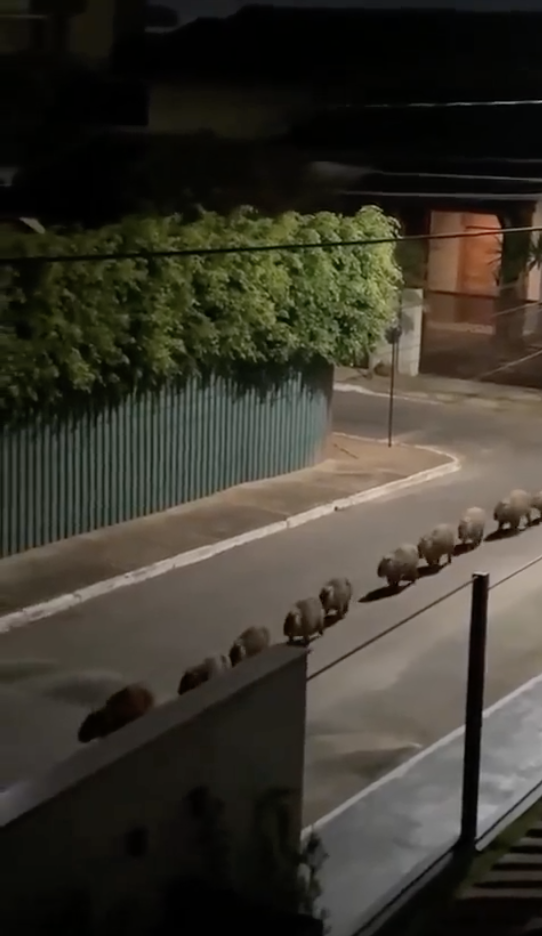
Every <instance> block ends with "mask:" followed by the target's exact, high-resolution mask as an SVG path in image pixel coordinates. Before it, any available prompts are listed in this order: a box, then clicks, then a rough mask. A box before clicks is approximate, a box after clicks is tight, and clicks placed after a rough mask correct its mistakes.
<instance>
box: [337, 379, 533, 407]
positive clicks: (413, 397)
mask: <svg viewBox="0 0 542 936" xmlns="http://www.w3.org/2000/svg"><path fill="white" fill-rule="evenodd" d="M333 392H334V393H358V394H360V395H361V396H371V397H380V398H381V399H386V400H389V398H390V394H389V392H384V391H383V390H371V389H370V388H369V387H362V386H360V385H359V384H351V383H335V384H333ZM393 396H394V399H395V400H405V401H406V402H408V403H429V404H431V405H433V406H435V405H436V406H439V405H442V404H443V403H464V402H467V403H468V402H474V403H476V405H478V406H483V407H486V408H489V409H498V408H499V407H500V406H501V405H502V404H503V403H510V404H512V405H513V406H521V405H525V404H527V405H529V406H531V405H533V404H535V405H539V404H540V403H542V396H541V397H540V398H538V397H536V396H530V395H529V396H521V397H510V396H494V397H491V396H484V395H483V394H482V395H480V394H476V393H466V392H465V393H459V392H458V391H457V390H455V391H454V390H436V391H435V392H434V393H432V394H430V393H429V391H428V390H411V391H406V392H404V393H397V392H396V393H394V394H393Z"/></svg>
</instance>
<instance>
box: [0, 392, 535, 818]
mask: <svg viewBox="0 0 542 936" xmlns="http://www.w3.org/2000/svg"><path fill="white" fill-rule="evenodd" d="M334 419H335V428H336V429H337V430H339V431H344V432H352V433H355V434H360V435H366V436H377V437H382V436H384V435H385V432H386V400H384V399H382V398H379V397H368V396H362V395H360V394H348V393H340V394H336V398H335V403H334ZM396 431H397V438H398V439H400V440H403V441H408V442H417V443H419V444H424V443H425V444H432V445H435V446H437V447H440V448H444V449H447V450H449V451H452V452H454V453H455V454H459V455H460V456H461V457H462V458H463V459H464V468H463V470H462V471H461V472H460V473H458V474H456V475H451V476H450V477H448V478H443V479H441V480H440V481H436V482H433V483H430V484H428V485H427V486H425V487H424V488H414V489H413V490H412V491H411V492H410V493H408V492H405V493H403V494H402V495H396V496H395V497H390V498H388V499H386V500H382V501H375V502H373V503H368V504H366V505H363V506H361V507H359V508H354V509H352V510H349V511H345V512H341V513H337V514H335V515H333V516H331V517H327V518H324V519H322V520H319V521H315V522H314V523H311V524H309V525H307V526H303V527H299V528H297V529H293V530H290V531H288V532H285V533H282V534H279V535H277V536H274V537H271V538H269V539H266V540H261V541H259V542H256V543H253V544H250V545H248V546H246V547H241V548H239V549H236V550H233V551H232V552H229V553H224V554H222V555H220V556H217V557H215V558H214V559H211V560H209V561H207V562H203V563H201V564H199V565H196V566H191V567H189V568H186V569H181V570H178V571H176V572H172V573H170V574H168V575H164V576H162V577H160V578H158V579H153V580H151V581H149V582H147V583H142V584H140V585H134V586H132V587H130V588H127V589H124V590H121V591H119V592H116V593H114V594H112V595H110V596H107V597H104V598H100V599H96V600H95V601H92V602H88V603H86V604H84V605H81V606H80V607H78V608H74V609H71V610H70V611H67V612H65V613H63V614H61V615H58V616H57V617H54V618H49V619H44V620H42V621H39V622H37V623H35V624H32V625H30V626H28V627H27V628H23V629H21V630H16V631H13V632H11V633H8V634H4V635H1V636H0V786H6V785H8V784H9V783H11V782H13V781H14V780H16V779H18V778H20V777H23V776H27V775H28V774H29V773H30V772H34V771H36V770H42V769H43V768H44V767H46V766H47V764H49V763H51V762H52V761H54V760H57V759H59V758H61V757H63V756H65V755H66V754H68V753H69V752H70V751H71V750H73V749H74V747H75V746H76V742H75V734H76V730H77V727H78V724H79V722H80V721H81V719H82V717H83V716H84V714H85V712H86V711H87V709H88V708H89V707H91V706H92V705H95V704H97V703H99V702H100V701H101V700H102V698H103V697H104V695H106V694H108V693H109V692H110V691H112V690H113V689H114V688H116V687H118V686H119V685H120V684H122V683H124V682H126V681H127V680H145V681H146V682H148V683H149V684H150V685H151V686H152V687H153V688H154V689H155V690H156V692H157V694H158V695H159V696H161V697H168V696H171V695H172V694H173V693H174V692H175V688H176V685H177V683H178V680H179V677H180V675H181V673H182V671H183V670H184V669H185V668H186V667H187V666H188V665H191V664H193V663H196V662H199V660H200V659H202V658H203V657H204V656H205V655H207V654H209V653H212V652H219V651H223V650H226V649H227V648H228V646H229V644H230V642H231V641H232V639H233V638H234V637H235V636H236V635H237V634H238V633H239V632H240V631H242V630H243V629H244V628H246V627H248V626H250V625H251V624H254V623H259V624H266V625H267V626H269V627H270V628H271V630H272V632H273V634H274V636H275V637H276V638H277V639H281V630H282V620H283V618H284V614H285V612H286V611H287V609H288V606H289V605H290V603H291V602H292V601H293V600H295V599H296V598H299V597H302V596H304V595H306V594H311V593H314V592H315V591H317V590H318V588H319V587H320V585H321V583H322V582H323V581H324V580H325V579H326V578H328V577H329V576H331V575H333V574H346V575H348V576H350V577H351V578H352V581H353V582H354V585H355V590H356V598H357V599H359V598H362V597H364V596H367V594H368V593H372V592H373V591H374V590H375V589H378V587H379V586H380V585H381V583H380V582H379V580H378V579H377V577H376V571H375V570H376V564H377V562H378V559H379V558H380V556H381V555H382V554H383V553H384V552H386V551H387V550H388V549H389V548H390V547H393V546H395V545H396V544H398V543H399V542H402V541H405V540H417V538H418V536H419V535H420V534H421V533H422V532H424V531H425V530H426V529H428V528H430V527H431V526H432V525H434V524H435V523H437V522H440V521H452V522H456V521H457V519H458V518H459V516H460V514H461V512H462V511H463V509H464V508H465V507H468V506H471V505H474V504H479V505H481V506H486V507H487V508H488V509H491V508H492V506H493V504H494V502H495V501H496V500H497V499H498V497H500V496H501V495H502V494H504V493H505V492H506V491H507V490H509V489H510V488H511V487H519V486H524V487H526V488H531V489H539V488H542V433H541V432H540V428H539V421H538V418H537V417H534V416H533V415H526V414H520V413H518V412H517V411H512V412H510V413H508V414H506V413H498V414H496V413H494V412H490V411H487V412H486V411H485V410H484V409H478V408H474V407H471V406H468V405H465V404H459V405H458V406H452V405H442V406H441V405H431V404H428V403H425V402H418V401H416V402H406V401H402V400H401V401H397V404H396ZM538 555H542V527H539V528H537V527H535V528H533V529H531V530H529V531H526V532H525V533H522V534H520V535H519V536H517V537H514V538H513V539H508V540H501V541H498V542H492V543H487V544H484V545H483V546H482V547H481V548H480V550H478V551H477V552H476V553H473V554H469V555H464V556H462V557H460V558H458V559H457V560H455V561H454V563H453V564H452V566H450V567H447V568H445V569H443V570H442V571H441V572H440V573H439V574H438V575H435V576H432V577H427V578H423V579H422V580H420V582H419V583H418V584H417V585H416V586H413V587H411V588H408V589H406V590H405V591H404V592H402V593H401V594H399V595H397V596H394V597H391V598H390V597H386V598H380V599H379V596H378V594H377V595H376V596H375V595H369V597H373V598H374V599H375V600H369V601H359V600H356V602H355V604H354V605H353V607H352V609H351V612H350V615H349V617H348V619H347V620H346V621H344V622H342V623H341V624H339V625H338V626H337V627H335V628H331V629H330V630H329V631H328V632H327V633H326V634H325V636H324V637H323V638H322V639H321V640H318V641H317V642H315V643H314V645H313V648H312V652H311V655H310V660H309V669H310V674H311V677H312V678H311V681H310V683H309V708H308V726H307V730H308V740H307V772H306V790H305V801H306V818H307V820H312V819H314V818H316V817H317V816H319V815H322V814H324V813H325V812H327V811H328V810H329V809H331V808H333V807H334V806H335V805H337V804H338V803H339V802H341V801H342V800H343V799H344V798H345V796H349V795H352V794H353V793H354V792H356V791H357V790H358V789H360V788H362V787H363V786H365V785H366V784H367V783H369V782H371V780H373V779H374V778H375V777H376V776H378V775H380V774H382V773H385V772H387V771H388V770H390V769H392V768H393V767H394V766H395V765H396V764H397V763H398V762H400V761H401V760H403V759H405V758H406V757H408V756H410V755H411V754H413V753H415V752H416V751H418V750H419V749H420V748H421V747H424V746H425V745H426V744H428V743H431V742H432V741H433V740H435V739H436V738H437V737H440V736H442V734H444V733H445V732H447V731H448V730H450V729H452V728H454V727H455V726H456V725H458V724H459V723H460V722H461V718H462V704H463V703H462V692H463V688H464V670H465V666H464V663H465V660H464V652H465V640H464V635H465V633H466V622H467V618H468V593H467V590H465V591H463V592H461V593H460V594H459V595H457V596H456V597H454V598H451V599H448V600H447V601H444V602H441V603H440V604H439V605H437V606H436V607H435V608H434V609H432V610H430V611H427V612H426V613H425V614H423V615H418V616H417V617H416V616H415V615H416V614H417V612H420V611H421V610H422V609H424V608H426V607H427V606H428V605H429V604H430V603H432V602H434V601H436V600H438V599H439V598H442V597H443V596H444V595H445V594H447V593H448V592H449V591H450V590H452V589H454V588H456V587H457V586H459V585H461V584H463V583H466V582H468V581H469V579H470V576H471V574H472V572H473V571H478V570H481V571H488V572H489V573H490V574H491V577H492V581H493V582H497V581H498V580H500V579H502V578H504V577H506V576H508V575H510V574H511V573H513V572H514V571H515V570H516V569H518V568H519V567H521V566H522V565H524V564H525V563H527V562H529V561H531V560H533V559H535V558H536V557H537V556H538ZM541 570H542V563H541V564H540V565H539V566H534V568H533V569H532V570H530V571H528V572H524V573H523V574H522V575H520V576H517V577H516V578H514V579H511V580H510V582H509V583H508V584H503V585H501V586H500V587H499V588H497V589H495V590H494V592H493V593H492V608H491V611H492V616H491V647H490V667H489V686H488V702H491V701H494V699H496V698H498V697H500V696H502V695H503V694H505V693H507V692H509V691H511V690H512V689H513V688H515V687H516V686H517V685H519V684H521V683H522V682H524V681H525V680H527V679H529V678H530V677H532V676H533V675H536V674H537V673H538V672H540V669H541V667H540V663H541V660H542V629H540V627H539V625H538V616H537V612H538V608H539V605H540V603H541V602H542V576H541V575H540V571H541ZM539 582H540V584H539ZM518 598H521V599H522V600H521V602H519V601H517V599H518ZM378 599H379V600H378ZM412 616H414V617H412ZM409 617H412V620H410V621H407V622H406V623H405V624H404V625H403V626H402V627H400V628H397V629H396V630H394V631H393V632H391V633H389V634H388V635H387V636H383V637H382V639H380V640H378V641H377V642H375V643H372V644H371V646H369V647H367V648H366V649H364V650H360V651H359V652H357V653H354V654H353V655H350V656H348V654H352V652H353V651H354V650H356V649H357V648H360V647H362V645H363V644H365V643H369V642H370V641H371V640H373V638H375V637H378V635H382V634H384V633H385V632H386V631H387V630H388V629H390V628H392V627H394V626H395V625H396V624H398V623H399V622H401V621H402V620H404V619H407V618H409ZM344 656H348V658H347V659H345V660H344V662H342V663H336V661H337V660H339V659H340V658H342V657H344ZM334 663H335V664H336V665H332V664H334ZM327 667H331V668H329V669H327V670H326V672H321V673H320V675H317V674H318V673H319V672H320V671H321V670H325V669H326V668H327ZM339 754H340V755H341V756H340V757H339V756H338V755H339Z"/></svg>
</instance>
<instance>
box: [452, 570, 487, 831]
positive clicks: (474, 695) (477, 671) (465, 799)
mask: <svg viewBox="0 0 542 936" xmlns="http://www.w3.org/2000/svg"><path fill="white" fill-rule="evenodd" d="M488 598H489V574H488V573H487V572H476V573H475V574H474V575H473V577H472V597H471V613H470V631H469V658H468V672H467V693H466V704H465V741H464V750H463V787H462V793H461V831H460V834H459V842H458V845H459V846H460V847H461V848H464V849H471V848H473V847H474V845H475V843H476V839H477V835H478V800H479V790H480V767H481V756H482V729H483V714H484V688H485V675H486V645H487V609H488Z"/></svg>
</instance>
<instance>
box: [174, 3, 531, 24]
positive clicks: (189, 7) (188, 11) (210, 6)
mask: <svg viewBox="0 0 542 936" xmlns="http://www.w3.org/2000/svg"><path fill="white" fill-rule="evenodd" d="M255 3H260V4H265V5H268V3H269V0H251V3H250V4H249V3H248V2H246V3H245V2H243V0H168V5H170V6H173V7H175V9H176V10H177V11H178V12H179V13H180V14H181V17H182V19H183V20H184V21H186V22H188V20H191V19H194V18H195V17H196V16H228V15H229V14H230V13H234V12H235V10H237V9H239V8H240V7H242V6H249V5H253V4H255ZM273 6H295V7H307V8H308V7H331V6H335V7H351V8H354V7H379V8H380V9H382V7H405V6H408V7H414V6H416V7H430V8H439V7H440V8H443V7H444V8H445V7H455V9H462V10H511V9H514V10H540V11H542V0H337V2H335V3H331V2H330V0H274V3H273ZM196 11H197V12H196Z"/></svg>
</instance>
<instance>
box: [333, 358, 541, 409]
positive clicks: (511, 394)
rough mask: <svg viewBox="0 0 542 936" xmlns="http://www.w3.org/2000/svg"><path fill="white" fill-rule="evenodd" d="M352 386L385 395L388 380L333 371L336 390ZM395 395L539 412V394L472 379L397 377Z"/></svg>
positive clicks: (351, 369) (357, 370)
mask: <svg viewBox="0 0 542 936" xmlns="http://www.w3.org/2000/svg"><path fill="white" fill-rule="evenodd" d="M347 386H348V387H355V388H356V389H357V390H358V392H360V393H369V394H371V393H376V394H379V395H381V394H383V395H385V396H387V395H388V394H389V390H390V378H389V377H387V376H380V375H378V374H373V373H371V372H369V371H367V370H363V369H361V368H355V367H337V368H335V389H339V390H341V389H343V388H345V387H347ZM395 393H396V394H398V395H399V396H404V397H408V398H410V399H412V400H416V399H419V400H433V401H434V402H436V403H459V402H463V403H471V404H473V405H478V406H483V407H485V408H488V409H502V408H503V407H506V406H508V405H509V404H515V405H522V406H526V407H529V406H531V407H532V406H534V407H536V408H537V409H538V410H540V409H542V392H541V391H539V390H530V389H528V388H521V387H508V386H506V385H503V384H494V383H489V382H487V383H486V382H481V381H475V380H455V379H453V378H449V377H433V376H431V375H429V374H420V375H419V376H418V377H408V376H405V375H402V374H397V375H396V378H395Z"/></svg>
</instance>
